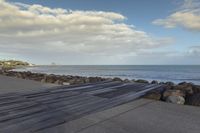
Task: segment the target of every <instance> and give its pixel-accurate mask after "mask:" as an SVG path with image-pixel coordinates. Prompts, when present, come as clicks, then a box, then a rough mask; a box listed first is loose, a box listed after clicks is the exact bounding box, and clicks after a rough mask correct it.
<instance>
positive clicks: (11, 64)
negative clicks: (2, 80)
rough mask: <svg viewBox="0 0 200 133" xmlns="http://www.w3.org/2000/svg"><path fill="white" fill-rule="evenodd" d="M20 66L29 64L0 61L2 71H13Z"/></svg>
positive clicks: (16, 61)
mask: <svg viewBox="0 0 200 133" xmlns="http://www.w3.org/2000/svg"><path fill="white" fill-rule="evenodd" d="M22 66H30V64H29V63H28V62H24V61H18V60H2V61H1V60H0V68H2V69H13V68H16V67H22Z"/></svg>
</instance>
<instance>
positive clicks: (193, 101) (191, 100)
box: [186, 93, 200, 106]
mask: <svg viewBox="0 0 200 133" xmlns="http://www.w3.org/2000/svg"><path fill="white" fill-rule="evenodd" d="M186 104H188V105H194V106H200V93H197V94H193V95H188V96H187V97H186Z"/></svg>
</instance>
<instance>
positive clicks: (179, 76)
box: [17, 65, 200, 85]
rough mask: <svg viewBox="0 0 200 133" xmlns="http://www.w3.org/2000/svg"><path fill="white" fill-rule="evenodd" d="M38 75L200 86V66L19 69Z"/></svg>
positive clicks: (97, 66) (73, 66)
mask: <svg viewBox="0 0 200 133" xmlns="http://www.w3.org/2000/svg"><path fill="white" fill-rule="evenodd" d="M17 71H31V72H36V73H47V74H58V75H74V76H75V75H78V76H87V77H90V76H91V77H95V76H100V77H111V78H113V77H119V78H122V79H145V80H148V81H152V80H157V81H161V82H166V81H172V82H175V83H179V82H183V81H186V82H192V83H194V84H198V85H200V66H199V65H84V66H83V65H71V66H68V65H67V66H66V65H62V66H57V65H55V66H34V67H26V68H20V69H17Z"/></svg>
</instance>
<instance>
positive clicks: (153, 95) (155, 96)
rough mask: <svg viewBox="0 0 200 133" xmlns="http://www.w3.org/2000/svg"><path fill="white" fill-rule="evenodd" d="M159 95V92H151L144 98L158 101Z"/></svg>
mask: <svg viewBox="0 0 200 133" xmlns="http://www.w3.org/2000/svg"><path fill="white" fill-rule="evenodd" d="M161 96H162V95H161V93H160V92H159V91H151V92H149V93H147V94H146V95H145V96H144V98H148V99H153V100H160V99H161Z"/></svg>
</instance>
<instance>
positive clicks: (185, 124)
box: [0, 76, 200, 133]
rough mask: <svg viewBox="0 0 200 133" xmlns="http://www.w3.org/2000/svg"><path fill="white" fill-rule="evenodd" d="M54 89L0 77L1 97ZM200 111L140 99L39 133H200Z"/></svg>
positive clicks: (197, 108)
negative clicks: (21, 92)
mask: <svg viewBox="0 0 200 133" xmlns="http://www.w3.org/2000/svg"><path fill="white" fill-rule="evenodd" d="M50 86H54V85H52V84H41V83H38V82H35V81H29V80H23V79H16V78H11V77H5V76H0V93H6V92H13V91H24V90H35V89H41V88H47V87H50ZM199 131H200V108H199V107H193V106H183V105H175V104H169V103H164V102H159V101H153V100H148V99H138V100H135V101H133V102H129V103H127V104H123V105H120V106H117V107H114V108H111V109H108V110H104V111H101V112H98V113H93V114H90V115H87V116H84V117H82V118H79V119H76V120H73V121H70V122H68V123H64V124H61V125H59V126H56V127H54V128H49V129H46V130H42V131H40V132H39V133H199Z"/></svg>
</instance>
